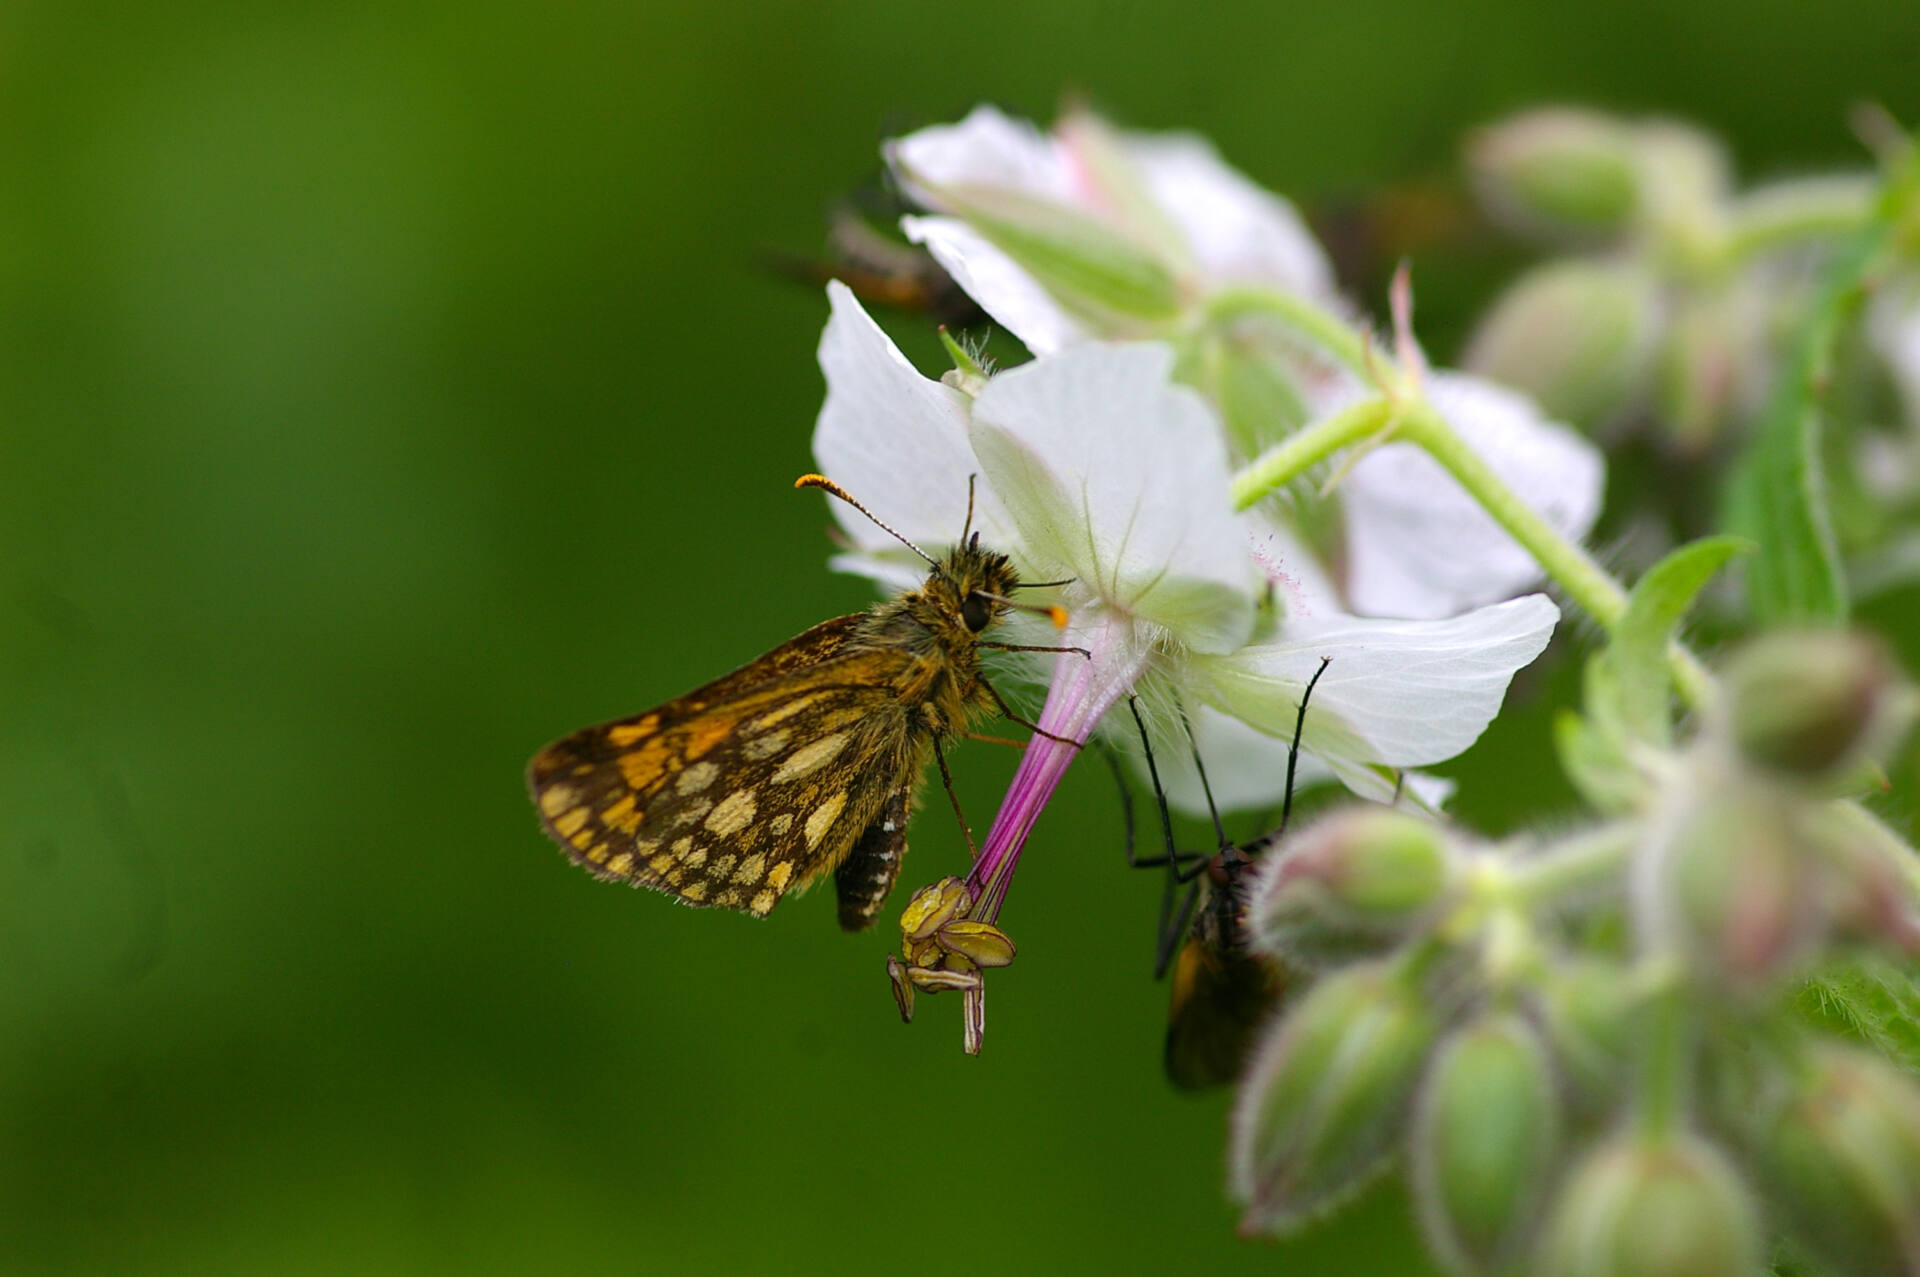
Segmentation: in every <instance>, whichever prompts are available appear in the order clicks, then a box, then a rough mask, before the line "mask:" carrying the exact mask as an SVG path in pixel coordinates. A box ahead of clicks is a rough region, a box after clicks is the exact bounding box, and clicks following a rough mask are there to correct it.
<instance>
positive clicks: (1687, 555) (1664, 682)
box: [1600, 536, 1752, 745]
mask: <svg viewBox="0 0 1920 1277" xmlns="http://www.w3.org/2000/svg"><path fill="white" fill-rule="evenodd" d="M1751 548H1752V546H1751V545H1749V544H1748V543H1746V542H1744V541H1741V540H1740V539H1739V538H1737V537H1725V536H1721V537H1703V538H1701V539H1700V540H1698V541H1690V542H1688V543H1687V544H1686V545H1683V546H1681V547H1680V548H1679V549H1677V550H1674V551H1673V552H1672V553H1670V554H1668V555H1667V556H1666V557H1665V558H1664V559H1661V560H1660V561H1659V562H1658V563H1656V564H1654V565H1653V566H1652V567H1651V568H1649V569H1647V573H1646V575H1645V576H1643V577H1641V578H1640V580H1639V583H1638V584H1636V585H1635V586H1634V587H1633V591H1632V593H1630V594H1628V595H1627V610H1626V611H1625V612H1624V613H1622V614H1621V616H1620V623H1619V624H1618V625H1616V626H1615V627H1614V631H1613V641H1612V642H1610V643H1609V644H1607V650H1606V651H1605V652H1604V653H1602V654H1601V657H1600V659H1601V660H1603V661H1605V662H1606V664H1607V666H1608V669H1609V671H1610V673H1611V675H1612V679H1611V683H1612V686H1611V688H1610V691H1611V693H1612V695H1613V696H1614V697H1615V698H1616V699H1615V708H1614V713H1615V715H1616V716H1617V719H1618V721H1619V723H1620V725H1621V726H1622V727H1623V728H1625V730H1626V731H1627V732H1628V733H1629V735H1630V736H1631V738H1632V739H1635V740H1644V741H1651V742H1653V743H1654V744H1657V745H1665V744H1668V743H1669V742H1671V740H1672V739H1673V716H1672V713H1671V711H1670V708H1669V699H1670V694H1671V692H1672V687H1673V672H1672V671H1673V667H1672V665H1671V664H1670V663H1669V661H1668V659H1667V648H1668V646H1669V645H1670V644H1671V643H1672V642H1673V636H1674V631H1675V630H1677V629H1679V627H1680V619H1681V618H1682V617H1684V616H1685V615H1686V614H1687V609H1688V608H1690V607H1692V606H1693V600H1694V598H1695V597H1696V596H1697V595H1698V594H1699V593H1700V591H1701V590H1702V589H1703V588H1704V587H1705V586H1706V584H1707V582H1708V581H1709V580H1711V579H1712V578H1713V574H1714V573H1715V572H1718V571H1719V570H1720V569H1721V568H1722V567H1724V566H1725V565H1726V562H1727V560H1728V559H1731V558H1732V557H1733V556H1734V555H1736V554H1739V553H1742V552H1743V551H1746V550H1750V549H1751Z"/></svg>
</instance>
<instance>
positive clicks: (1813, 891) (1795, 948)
mask: <svg viewBox="0 0 1920 1277" xmlns="http://www.w3.org/2000/svg"><path fill="white" fill-rule="evenodd" d="M1796 806H1797V804H1796V803H1795V802H1794V800H1793V799H1792V798H1791V796H1788V795H1783V794H1781V793H1779V792H1778V791H1777V790H1775V789H1771V788H1767V787H1763V786H1760V785H1757V784H1749V785H1739V784H1729V785H1727V786H1726V787H1725V788H1723V789H1722V790H1720V791H1719V792H1717V793H1713V794H1710V795H1708V796H1707V797H1706V798H1705V800H1704V801H1702V802H1701V803H1700V805H1699V806H1697V807H1695V808H1693V809H1692V810H1691V811H1689V812H1687V813H1686V814H1685V815H1684V816H1683V817H1682V818H1681V819H1680V821H1679V823H1678V825H1677V826H1676V828H1675V829H1674V830H1673V832H1672V835H1671V838H1670V841H1669V842H1668V843H1667V844H1666V845H1665V846H1664V847H1663V848H1661V849H1660V850H1659V854H1660V857H1661V858H1660V861H1659V864H1658V873H1657V874H1656V875H1655V877H1654V878H1653V880H1652V881H1650V882H1649V883H1648V884H1647V886H1648V887H1649V888H1650V890H1649V891H1648V892H1647V893H1646V894H1645V895H1644V896H1643V897H1642V899H1641V900H1640V902H1639V905H1640V908H1641V911H1642V915H1643V916H1644V917H1646V918H1648V920H1649V921H1651V922H1653V923H1654V926H1655V930H1656V932H1657V933H1659V934H1661V935H1662V937H1663V938H1664V939H1665V940H1666V941H1667V942H1668V943H1670V944H1672V945H1673V946H1674V947H1675V948H1676V949H1678V950H1679V952H1680V954H1681V956H1682V957H1683V958H1684V959H1685V960H1686V962H1687V965H1688V969H1689V971H1690V972H1691V973H1692V974H1693V976H1694V978H1695V979H1696V980H1699V981H1701V982H1703V983H1705V984H1708V985H1711V986H1714V987H1717V988H1720V989H1725V990H1729V991H1735V992H1760V991H1764V990H1767V989H1771V988H1774V987H1776V986H1777V985H1778V983H1779V982H1780V981H1782V980H1784V979H1787V978H1790V977H1791V976H1792V975H1793V974H1794V972H1795V971H1796V970H1797V969H1798V968H1799V966H1800V964H1801V963H1802V962H1803V961H1804V960H1805V959H1806V958H1807V957H1808V956H1809V954H1810V953H1811V951H1812V950H1813V949H1814V947H1815V946H1816V945H1818V944H1819V942H1820V941H1821V939H1822V938H1823V936H1824V933H1825V922H1826V919H1825V910H1824V909H1823V907H1822V901H1821V899H1820V890H1819V887H1820V883H1819V873H1818V866H1817V864H1816V863H1815V861H1814V859H1813V857H1812V856H1811V855H1810V854H1809V853H1808V852H1807V851H1806V849H1805V848H1804V847H1803V846H1802V845H1801V843H1800V838H1799V830H1798V828H1797V824H1796V822H1795V819H1794V817H1795V815H1796V814H1797V813H1796V810H1795V808H1796Z"/></svg>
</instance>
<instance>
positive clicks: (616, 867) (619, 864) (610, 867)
mask: <svg viewBox="0 0 1920 1277" xmlns="http://www.w3.org/2000/svg"><path fill="white" fill-rule="evenodd" d="M607 872H608V873H614V874H619V875H620V876H621V877H622V878H624V877H626V876H627V875H628V874H630V873H632V872H633V853H632V852H630V851H623V852H621V853H620V854H619V855H617V856H615V857H614V858H613V859H612V860H609V861H608V862H607Z"/></svg>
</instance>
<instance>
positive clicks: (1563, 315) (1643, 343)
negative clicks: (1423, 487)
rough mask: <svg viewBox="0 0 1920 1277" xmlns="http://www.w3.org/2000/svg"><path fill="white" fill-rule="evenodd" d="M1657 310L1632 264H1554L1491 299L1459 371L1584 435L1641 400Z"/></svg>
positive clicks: (1643, 274)
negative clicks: (1536, 404) (1523, 396)
mask: <svg viewBox="0 0 1920 1277" xmlns="http://www.w3.org/2000/svg"><path fill="white" fill-rule="evenodd" d="M1660 311H1661V303H1660V294H1659V289H1658V286H1657V283H1656V281H1655V280H1654V278H1653V276H1652V275H1651V274H1650V273H1649V272H1647V271H1646V270H1643V269H1641V268H1640V267H1638V266H1634V265H1630V264H1627V263H1619V262H1597V261H1584V260H1572V261H1562V262H1554V263H1551V264H1549V265H1546V266H1541V267H1538V268H1536V269H1535V270H1533V271H1530V272H1529V273H1527V274H1526V275H1523V276H1522V277H1521V278H1520V279H1518V280H1517V281H1515V282H1514V284H1513V285H1512V286H1511V287H1509V288H1508V289H1507V291H1506V292H1505V293H1503V294H1501V296H1500V298H1499V299H1498V300H1497V301H1495V302H1494V304H1493V306H1492V308H1491V309H1490V310H1489V311H1488V312H1487V314H1486V315H1485V317H1484V318H1482V319H1481V321H1480V325H1479V327H1478V329H1477V330H1476V331H1475V332H1474V335H1473V338H1472V340H1471V341H1470V342H1469V343H1468V346H1467V355H1466V366H1467V368H1468V369H1469V370H1470V371H1473V372H1477V373H1480V374H1481V375H1483V376H1487V377H1491V378H1493V380H1495V381H1498V382H1501V383H1503V384H1505V385H1509V386H1513V387H1516V388H1517V389H1520V390H1524V391H1527V392H1528V393H1529V394H1531V395H1532V396H1533V397H1534V398H1535V399H1537V400H1539V401H1540V406H1541V407H1542V408H1544V409H1545V410H1546V412H1547V414H1548V415H1549V416H1552V417H1556V418H1559V419H1561V420H1565V421H1571V422H1573V423H1574V424H1575V425H1577V426H1581V427H1584V428H1588V429H1591V428H1593V427H1595V426H1599V425H1604V424H1606V423H1607V422H1609V421H1611V420H1612V419H1614V418H1616V417H1618V416H1620V415H1621V414H1622V413H1623V412H1625V411H1626V410H1628V409H1629V408H1630V407H1631V406H1632V405H1633V402H1634V400H1635V399H1636V397H1637V396H1638V395H1639V394H1640V393H1641V391H1642V389H1643V387H1644V383H1645V381H1646V378H1647V375H1648V373H1649V371H1650V369H1651V366H1652V361H1653V356H1654V351H1655V349H1656V345H1657V340H1658V338H1659V335H1660V331H1661V317H1660Z"/></svg>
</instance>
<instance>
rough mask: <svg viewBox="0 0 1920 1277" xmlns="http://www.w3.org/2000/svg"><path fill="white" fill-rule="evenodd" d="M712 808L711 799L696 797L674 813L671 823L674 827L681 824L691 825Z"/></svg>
mask: <svg viewBox="0 0 1920 1277" xmlns="http://www.w3.org/2000/svg"><path fill="white" fill-rule="evenodd" d="M712 810H713V799H711V798H696V799H694V800H693V801H692V802H689V803H686V804H684V805H683V806H682V807H681V808H680V809H679V810H678V811H676V812H675V813H674V816H673V824H674V826H675V827H676V828H678V827H679V826H681V825H691V824H693V823H694V822H695V821H697V820H699V819H700V818H701V817H703V816H705V815H706V814H707V813H708V812H710V811H712Z"/></svg>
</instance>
